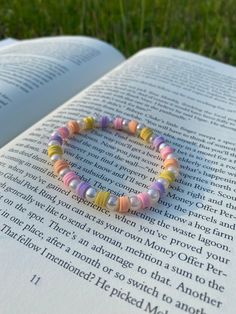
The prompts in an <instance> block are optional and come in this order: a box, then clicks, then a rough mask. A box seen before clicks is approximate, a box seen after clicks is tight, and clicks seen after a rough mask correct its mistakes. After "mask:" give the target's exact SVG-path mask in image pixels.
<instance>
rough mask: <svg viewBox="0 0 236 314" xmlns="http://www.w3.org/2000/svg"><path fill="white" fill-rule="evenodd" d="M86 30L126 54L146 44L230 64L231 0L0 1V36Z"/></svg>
mask: <svg viewBox="0 0 236 314" xmlns="http://www.w3.org/2000/svg"><path fill="white" fill-rule="evenodd" d="M63 34H68V35H69V34H71V35H80V34H83V35H88V36H93V37H98V38H100V39H103V40H105V41H108V42H110V43H111V44H113V45H114V46H115V47H117V48H118V49H120V50H121V51H122V52H123V53H124V54H125V55H126V56H127V57H128V56H130V55H132V54H133V53H134V52H136V51H137V50H140V49H141V48H144V47H150V46H166V47H175V48H179V49H184V50H188V51H193V52H196V53H200V54H203V55H205V56H208V57H210V58H214V59H217V60H220V61H223V62H227V63H230V64H233V65H236V0H222V1H221V0H84V1H82V0H0V37H1V38H5V37H14V38H19V39H23V38H32V37H39V36H52V35H63Z"/></svg>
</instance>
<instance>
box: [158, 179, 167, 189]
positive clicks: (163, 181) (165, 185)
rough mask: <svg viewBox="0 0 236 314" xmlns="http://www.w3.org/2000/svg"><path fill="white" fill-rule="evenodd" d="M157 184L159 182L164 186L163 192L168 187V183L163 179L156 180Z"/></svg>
mask: <svg viewBox="0 0 236 314" xmlns="http://www.w3.org/2000/svg"><path fill="white" fill-rule="evenodd" d="M157 182H160V183H161V184H162V185H163V186H164V188H165V190H167V189H168V187H169V185H170V184H169V182H168V181H167V180H166V179H164V178H158V179H157Z"/></svg>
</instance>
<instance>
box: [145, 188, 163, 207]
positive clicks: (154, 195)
mask: <svg viewBox="0 0 236 314" xmlns="http://www.w3.org/2000/svg"><path fill="white" fill-rule="evenodd" d="M147 193H148V194H149V195H150V198H151V201H152V205H154V204H156V203H157V202H158V201H159V198H160V193H159V191H157V190H153V189H150V190H148V191H147Z"/></svg>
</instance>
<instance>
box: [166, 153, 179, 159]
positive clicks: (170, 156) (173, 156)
mask: <svg viewBox="0 0 236 314" xmlns="http://www.w3.org/2000/svg"><path fill="white" fill-rule="evenodd" d="M172 158H173V159H176V160H178V159H177V156H176V155H175V154H174V153H171V154H169V155H167V157H166V159H165V160H167V159H172Z"/></svg>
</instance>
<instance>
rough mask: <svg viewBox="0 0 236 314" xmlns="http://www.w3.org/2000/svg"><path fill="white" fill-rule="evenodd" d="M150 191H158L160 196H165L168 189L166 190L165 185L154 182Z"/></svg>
mask: <svg viewBox="0 0 236 314" xmlns="http://www.w3.org/2000/svg"><path fill="white" fill-rule="evenodd" d="M149 189H152V190H156V191H158V192H159V193H160V196H163V195H164V194H165V192H166V189H165V186H164V185H163V183H161V182H158V181H156V182H153V183H152V184H151V185H150V187H149Z"/></svg>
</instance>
